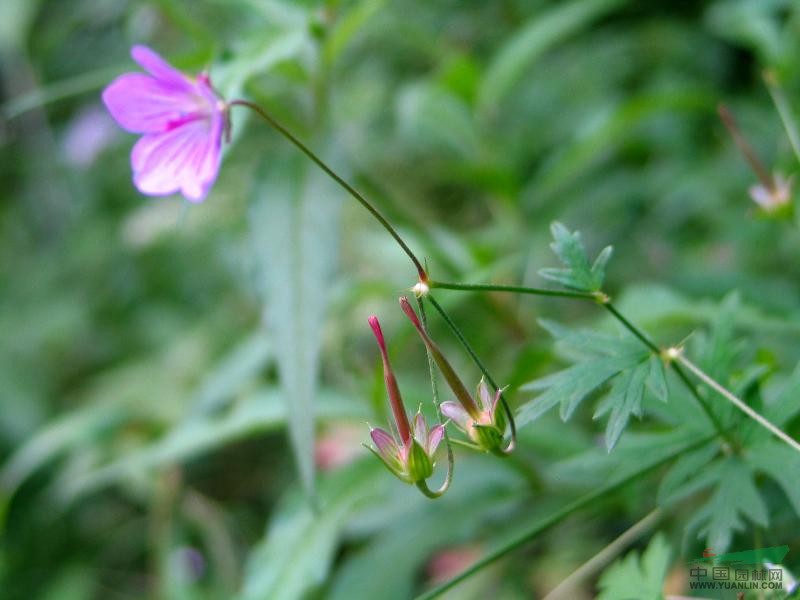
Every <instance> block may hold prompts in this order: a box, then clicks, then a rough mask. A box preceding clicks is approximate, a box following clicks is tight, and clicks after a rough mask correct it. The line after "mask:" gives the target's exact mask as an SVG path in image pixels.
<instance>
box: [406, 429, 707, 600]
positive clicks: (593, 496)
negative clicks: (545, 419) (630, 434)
mask: <svg viewBox="0 0 800 600" xmlns="http://www.w3.org/2000/svg"><path fill="white" fill-rule="evenodd" d="M711 439H713V438H712V437H704V438H703V439H701V440H699V441H695V442H693V443H691V444H688V445H686V446H683V447H682V448H680V449H679V450H675V451H673V452H671V453H669V454H668V455H666V456H664V457H663V458H661V459H659V460H658V461H656V462H654V463H651V464H649V465H647V466H645V467H644V468H642V469H640V470H638V471H636V472H634V473H631V474H630V475H628V476H626V477H623V478H622V479H620V480H619V481H614V482H611V483H607V484H606V485H604V486H602V487H599V488H597V489H595V490H594V491H593V492H590V493H588V494H586V495H584V496H581V497H580V498H578V499H577V500H574V501H573V502H570V503H569V504H567V505H566V506H564V507H563V508H562V509H561V510H558V511H556V512H555V513H553V514H551V515H549V516H547V517H545V518H544V519H541V520H540V521H537V522H536V523H534V524H533V525H531V526H530V527H528V528H527V529H525V530H524V531H522V532H521V533H519V534H518V535H516V536H515V537H513V538H511V539H510V540H508V541H507V542H505V543H504V544H501V545H500V546H499V547H497V548H496V549H494V550H492V551H491V552H489V553H488V554H487V555H486V556H484V557H483V558H481V559H480V560H478V561H477V562H475V563H474V564H473V565H471V566H470V567H468V568H467V569H465V570H464V571H462V572H461V573H459V574H458V575H456V576H455V577H453V578H452V579H450V580H448V581H445V582H444V583H442V584H440V585H438V586H437V587H435V588H433V589H431V590H428V591H427V592H425V593H423V594H421V595H420V596H418V597H417V600H431V599H432V598H437V597H439V596H440V595H442V594H443V593H444V592H446V591H447V590H449V589H451V588H453V587H455V586H456V585H457V584H458V583H460V582H462V581H464V580H465V579H467V578H468V577H470V576H472V575H474V574H475V573H477V572H478V571H480V570H482V569H483V568H484V567H486V566H488V565H490V564H492V563H493V562H495V561H497V560H499V559H501V558H503V557H504V556H506V555H507V554H510V553H511V552H513V551H514V550H516V549H517V548H520V547H521V546H524V545H525V544H527V543H528V542H530V541H531V540H532V539H533V538H535V537H536V536H537V535H539V534H540V533H542V532H544V531H546V530H548V529H550V528H551V527H553V526H555V525H558V524H559V523H560V522H561V521H563V520H564V519H566V518H567V517H569V516H570V515H571V514H572V513H574V512H576V511H578V510H581V509H583V508H586V507H587V506H591V505H592V504H594V503H595V502H597V501H599V500H601V499H602V498H603V497H604V496H606V495H607V494H610V493H612V492H615V491H617V490H618V489H619V488H621V487H623V486H625V485H626V484H628V483H630V482H632V481H635V480H636V479H638V478H639V477H642V476H643V475H646V474H648V473H650V472H651V471H653V470H655V469H657V468H658V467H660V466H662V465H664V464H666V463H668V462H670V461H671V460H673V459H675V458H677V457H678V456H680V455H681V454H683V453H684V452H687V451H689V450H693V449H695V448H697V447H699V446H701V445H702V444H705V443H707V442H709V441H710V440H711Z"/></svg>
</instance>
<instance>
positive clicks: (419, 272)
mask: <svg viewBox="0 0 800 600" xmlns="http://www.w3.org/2000/svg"><path fill="white" fill-rule="evenodd" d="M228 106H244V107H246V108H249V109H250V110H252V111H253V112H255V113H256V114H257V115H258V116H259V117H261V118H262V119H263V120H264V121H265V122H266V123H268V124H269V125H270V126H271V127H272V128H273V129H275V130H276V131H277V132H278V133H280V134H281V135H282V136H283V137H285V138H286V139H287V140H289V141H290V142H291V143H292V144H294V145H295V146H296V147H297V148H298V149H299V150H300V151H301V152H302V153H303V154H305V155H306V156H307V157H308V158H310V159H311V160H312V161H313V162H314V163H315V164H316V165H317V166H318V167H319V168H320V169H322V170H323V171H325V173H327V175H328V176H329V177H330V178H331V179H333V180H334V181H335V182H336V183H338V184H339V185H340V186H341V187H342V188H344V189H345V190H346V191H347V193H348V194H350V195H351V196H352V197H353V198H355V199H356V200H357V201H358V202H359V203H360V204H361V206H363V207H364V208H366V209H367V211H369V213H370V214H371V215H372V216H373V217H374V218H375V220H376V221H378V223H380V224H381V225H382V226H383V228H384V229H385V230H386V231H388V232H389V235H391V236H392V237H393V238H394V241H395V242H397V244H398V245H399V246H400V248H402V249H403V252H405V253H406V254H407V255H408V258H410V259H411V262H412V263H414V267H415V268H416V269H417V275H418V276H419V278H420V280H422V281H425V280H427V278H428V276H427V274H426V273H425V269H424V268H423V267H422V263H421V262H420V261H419V259H418V258H417V257H416V255H415V254H414V252H412V251H411V248H409V247H408V244H406V242H405V240H403V238H402V237H400V234H399V233H398V232H397V230H396V229H395V228H394V227H393V226H392V224H391V223H389V221H387V220H386V217H384V216H383V215H382V214H381V213H380V211H379V210H378V209H377V208H375V207H374V206H373V205H372V203H371V202H370V201H369V200H367V199H366V198H365V197H364V195H363V194H361V192H359V191H358V190H357V189H355V188H354V187H353V186H352V185H350V184H349V183H347V181H345V180H344V179H343V178H342V177H340V176H339V175H338V174H337V173H336V172H335V171H334V170H333V169H332V168H330V167H329V166H328V165H327V164H326V163H325V162H324V161H323V160H322V159H321V158H320V157H319V156H317V155H316V154H315V153H314V152H313V151H312V150H311V149H310V148H309V147H308V146H306V145H305V144H304V143H303V142H301V141H300V140H299V139H298V138H297V137H296V136H295V135H294V134H293V133H292V132H291V131H289V130H288V129H286V127H284V126H283V125H281V123H279V122H278V121H277V120H275V118H274V117H272V115H270V114H269V113H268V112H267V111H265V110H264V109H263V108H261V107H260V106H258V105H257V104H254V103H253V102H249V101H247V100H232V101H231V102H229V103H228Z"/></svg>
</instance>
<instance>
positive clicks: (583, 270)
mask: <svg viewBox="0 0 800 600" xmlns="http://www.w3.org/2000/svg"><path fill="white" fill-rule="evenodd" d="M550 231H551V233H552V234H553V243H552V244H550V247H551V248H552V249H553V252H555V253H556V256H558V258H559V259H560V260H561V262H562V263H564V265H565V266H566V268H563V269H555V268H547V269H542V270H540V271H539V274H540V275H541V276H542V277H544V278H545V279H550V280H551V281H556V282H558V283H560V284H561V285H563V286H564V287H568V288H570V289H574V290H579V291H583V292H597V291H600V289H601V288H602V287H603V281H604V279H605V269H606V264H607V263H608V260H609V259H610V258H611V254H612V248H611V246H606V247H605V248H604V249H603V250H602V251H601V252H600V254H599V255H598V256H597V258H596V259H595V261H594V263H593V264H590V263H589V258H588V257H587V256H586V250H585V249H584V247H583V242H582V241H581V234H580V233H579V232H577V231H575V232H570V231H569V229H567V228H566V227H564V225H562V224H561V223H558V222H555V223H553V224H552V225H551V226H550Z"/></svg>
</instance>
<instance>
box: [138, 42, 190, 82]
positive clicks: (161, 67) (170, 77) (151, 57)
mask: <svg viewBox="0 0 800 600" xmlns="http://www.w3.org/2000/svg"><path fill="white" fill-rule="evenodd" d="M131 58H133V60H135V61H136V62H137V63H139V65H140V66H141V67H142V68H143V69H144V70H145V71H147V72H148V73H150V74H151V75H152V76H153V77H155V78H156V79H159V80H161V81H162V82H165V83H171V84H173V85H176V86H181V85H191V82H190V80H189V79H188V78H187V77H186V75H184V74H183V73H181V72H180V71H179V70H178V69H176V68H175V67H173V66H172V65H171V64H169V63H168V62H167V61H165V60H164V59H163V58H161V57H160V56H159V55H158V54H157V53H155V52H154V51H153V50H151V49H150V48H148V47H147V46H134V47H133V48H131Z"/></svg>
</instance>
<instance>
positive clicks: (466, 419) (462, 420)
mask: <svg viewBox="0 0 800 600" xmlns="http://www.w3.org/2000/svg"><path fill="white" fill-rule="evenodd" d="M439 409H440V410H441V411H442V414H443V415H444V416H445V417H447V418H448V419H452V421H453V423H455V424H456V426H458V427H459V428H460V429H462V430H464V431H466V430H467V427H468V426H469V423H470V421H471V420H472V419H470V416H469V415H468V414H467V411H466V410H464V407H463V406H461V405H460V404H459V403H458V402H442V404H441V405H440V406H439Z"/></svg>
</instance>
